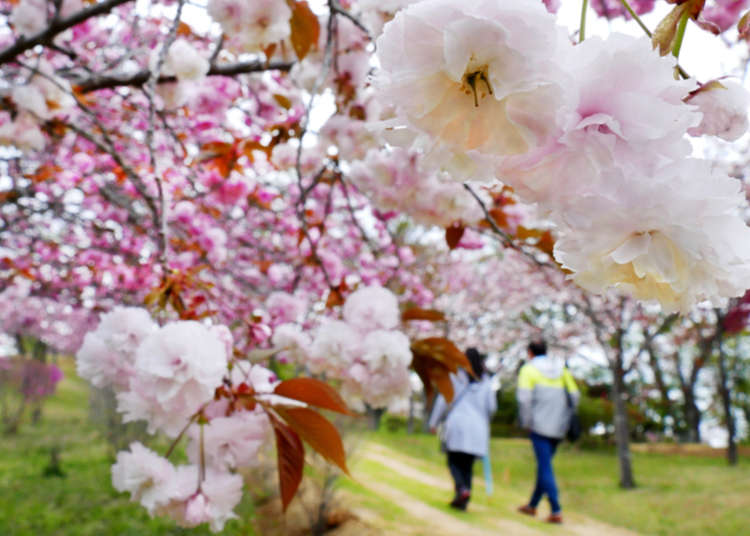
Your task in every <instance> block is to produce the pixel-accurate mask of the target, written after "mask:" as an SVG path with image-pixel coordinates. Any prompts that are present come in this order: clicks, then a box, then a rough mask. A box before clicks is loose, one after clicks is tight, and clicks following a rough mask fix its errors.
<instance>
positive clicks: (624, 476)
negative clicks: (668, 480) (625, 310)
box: [610, 333, 635, 489]
mask: <svg viewBox="0 0 750 536" xmlns="http://www.w3.org/2000/svg"><path fill="white" fill-rule="evenodd" d="M621 336H622V334H621V333H620V338H621ZM615 351H616V354H615V356H614V359H612V360H610V364H611V367H612V374H613V376H614V379H613V382H612V387H613V388H612V397H613V400H612V403H613V405H614V419H615V443H616V444H617V459H618V462H619V464H620V487H621V488H625V489H631V488H634V487H635V479H634V478H633V467H632V464H631V460H630V429H629V426H628V413H627V408H626V406H625V399H624V397H623V395H624V393H625V381H624V376H625V370H624V367H623V362H622V348H620V347H619V345H618V348H617V349H616V350H615Z"/></svg>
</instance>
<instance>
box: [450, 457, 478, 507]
mask: <svg viewBox="0 0 750 536" xmlns="http://www.w3.org/2000/svg"><path fill="white" fill-rule="evenodd" d="M474 458H476V456H474V455H473V454H468V453H466V452H458V451H455V450H449V451H448V469H450V472H451V476H452V477H453V482H454V483H455V487H456V497H458V496H460V495H461V492H462V491H468V492H471V473H472V468H473V467H474Z"/></svg>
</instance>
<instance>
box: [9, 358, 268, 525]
mask: <svg viewBox="0 0 750 536" xmlns="http://www.w3.org/2000/svg"><path fill="white" fill-rule="evenodd" d="M63 368H64V370H65V374H66V376H65V378H64V379H63V380H62V381H61V382H60V384H59V385H58V390H57V393H56V394H55V395H54V396H53V397H52V398H50V399H49V400H48V401H47V403H46V404H45V406H44V412H43V417H42V420H41V422H40V423H38V424H37V425H31V424H29V423H24V424H23V426H22V427H21V429H20V431H19V433H18V434H17V435H14V436H0V535H2V536H47V535H54V536H57V535H60V536H87V535H91V536H94V535H96V536H101V535H107V536H110V535H117V536H120V535H123V536H129V535H132V536H144V535H152V534H153V535H166V534H170V535H171V534H175V535H177V534H185V535H203V534H210V532H209V531H208V529H207V528H200V527H199V528H196V529H181V528H179V527H176V526H175V524H174V523H173V522H172V521H170V520H167V519H159V518H155V519H150V518H149V516H148V513H147V512H146V511H145V510H144V509H143V508H142V507H141V506H140V505H138V504H135V503H132V502H130V501H129V496H128V494H127V493H119V492H117V491H116V490H115V489H113V488H112V485H111V479H110V466H111V464H112V461H113V460H112V457H111V451H110V449H109V447H108V445H107V443H106V442H105V441H104V440H103V439H102V438H101V437H100V435H99V433H98V432H97V430H96V429H95V428H94V427H93V426H92V425H91V424H89V421H88V387H87V385H86V383H85V382H84V381H82V380H80V379H79V378H77V377H76V376H75V373H74V372H73V369H72V367H71V365H70V363H64V366H63ZM53 446H57V447H59V449H60V458H61V466H62V470H63V471H64V473H65V477H63V478H60V477H44V476H42V473H43V471H44V468H45V467H46V466H47V465H48V464H49V460H50V449H51V448H52V447H53ZM252 511H253V510H252V505H251V504H250V503H249V499H247V498H246V499H245V500H243V503H242V504H241V505H240V506H239V507H238V508H237V509H236V512H237V514H238V515H239V516H240V517H241V518H242V519H244V520H245V521H243V520H242V519H241V520H232V521H230V522H229V523H228V524H227V526H226V529H225V534H233V535H240V534H241V535H248V534H254V532H253V530H252V526H251V524H250V518H252Z"/></svg>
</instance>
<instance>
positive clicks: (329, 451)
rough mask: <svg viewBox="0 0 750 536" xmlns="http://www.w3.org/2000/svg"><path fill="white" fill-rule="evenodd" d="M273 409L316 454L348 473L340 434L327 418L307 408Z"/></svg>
mask: <svg viewBox="0 0 750 536" xmlns="http://www.w3.org/2000/svg"><path fill="white" fill-rule="evenodd" d="M274 409H275V411H276V412H277V413H278V414H279V415H280V416H281V417H282V418H283V419H284V420H285V421H286V422H287V424H288V425H289V426H291V428H292V429H293V430H294V431H295V432H296V433H297V434H298V435H299V437H301V438H302V439H303V440H304V441H305V442H306V443H307V444H308V445H310V446H311V447H312V448H313V449H315V451H316V452H317V453H318V454H320V455H321V456H323V458H325V459H326V460H328V461H329V462H331V463H333V464H334V465H336V466H337V467H339V469H341V470H342V471H344V472H345V473H346V474H347V475H348V474H349V469H348V468H347V467H346V453H345V452H344V444H343V443H342V442H341V436H340V435H339V432H338V430H336V427H335V426H334V425H333V424H331V422H330V421H329V420H328V419H326V418H325V417H323V416H322V415H321V414H320V413H318V412H317V411H314V410H312V409H309V408H274Z"/></svg>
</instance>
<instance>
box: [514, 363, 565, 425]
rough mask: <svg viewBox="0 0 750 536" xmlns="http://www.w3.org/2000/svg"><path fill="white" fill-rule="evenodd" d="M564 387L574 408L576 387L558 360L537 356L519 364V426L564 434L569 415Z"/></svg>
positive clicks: (517, 391) (517, 392)
mask: <svg viewBox="0 0 750 536" xmlns="http://www.w3.org/2000/svg"><path fill="white" fill-rule="evenodd" d="M565 387H567V388H568V392H569V393H570V396H571V399H572V402H573V408H575V407H576V406H577V405H578V399H579V393H578V387H577V386H576V382H575V380H574V379H573V376H572V375H571V374H570V371H569V370H568V369H567V368H565V366H564V363H563V362H562V360H560V359H556V358H553V357H547V356H543V355H542V356H537V357H535V358H533V359H532V360H531V361H529V362H528V363H526V364H525V365H524V366H523V367H521V371H520V372H519V374H518V389H517V390H516V397H517V398H518V412H519V419H520V421H521V426H522V427H523V428H526V429H528V430H531V431H532V432H536V433H537V434H539V435H542V436H546V437H554V438H563V437H565V433H566V432H567V430H568V425H569V423H570V416H571V414H572V409H571V408H569V407H568V402H567V398H566V396H565Z"/></svg>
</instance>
